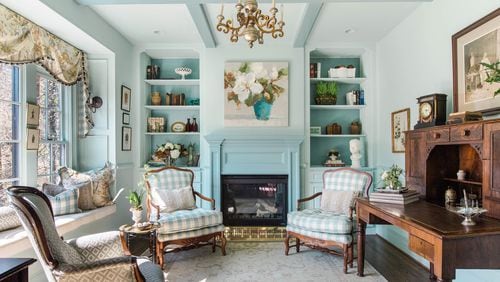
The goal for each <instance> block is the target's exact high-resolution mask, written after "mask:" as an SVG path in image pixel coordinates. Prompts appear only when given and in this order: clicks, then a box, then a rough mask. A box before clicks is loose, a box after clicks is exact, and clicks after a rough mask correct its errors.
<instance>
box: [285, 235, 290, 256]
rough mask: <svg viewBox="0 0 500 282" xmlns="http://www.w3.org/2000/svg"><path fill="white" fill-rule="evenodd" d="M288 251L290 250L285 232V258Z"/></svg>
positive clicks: (288, 239) (288, 238)
mask: <svg viewBox="0 0 500 282" xmlns="http://www.w3.org/2000/svg"><path fill="white" fill-rule="evenodd" d="M289 250H290V237H289V235H288V232H287V233H286V236H285V256H288V251H289Z"/></svg>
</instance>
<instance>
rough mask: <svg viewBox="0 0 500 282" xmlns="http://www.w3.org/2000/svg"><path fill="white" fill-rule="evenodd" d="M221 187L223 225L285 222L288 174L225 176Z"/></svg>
mask: <svg viewBox="0 0 500 282" xmlns="http://www.w3.org/2000/svg"><path fill="white" fill-rule="evenodd" d="M221 186H222V191H221V193H222V213H223V219H224V225H226V226H285V225H286V214H287V210H288V205H287V199H288V196H287V190H288V176H287V175H223V176H222V185H221Z"/></svg>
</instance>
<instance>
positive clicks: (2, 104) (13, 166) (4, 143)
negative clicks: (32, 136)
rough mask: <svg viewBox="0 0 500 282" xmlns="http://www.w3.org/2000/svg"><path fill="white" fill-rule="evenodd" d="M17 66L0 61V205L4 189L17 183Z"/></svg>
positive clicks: (3, 203)
mask: <svg viewBox="0 0 500 282" xmlns="http://www.w3.org/2000/svg"><path fill="white" fill-rule="evenodd" d="M19 96H20V95H19V68H18V67H16V66H12V65H8V64H2V63H0V206H3V205H6V204H7V195H6V193H5V192H6V191H5V189H6V188H8V187H10V186H11V185H16V184H18V183H19V180H20V179H19V166H20V163H19V159H20V156H19V149H20V143H19V139H20V134H19V130H20V126H19V117H20V114H19V112H20V100H19Z"/></svg>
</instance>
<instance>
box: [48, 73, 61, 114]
mask: <svg viewBox="0 0 500 282" xmlns="http://www.w3.org/2000/svg"><path fill="white" fill-rule="evenodd" d="M60 90H61V84H60V83H59V82H57V81H55V80H49V81H48V85H47V98H48V99H47V107H57V108H59V107H60V105H61V91H60Z"/></svg>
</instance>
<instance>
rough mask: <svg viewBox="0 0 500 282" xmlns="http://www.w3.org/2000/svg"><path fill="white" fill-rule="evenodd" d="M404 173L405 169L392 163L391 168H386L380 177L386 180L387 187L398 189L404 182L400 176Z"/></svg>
mask: <svg viewBox="0 0 500 282" xmlns="http://www.w3.org/2000/svg"><path fill="white" fill-rule="evenodd" d="M402 174H403V169H402V168H400V167H399V166H398V165H392V166H391V167H390V168H389V170H384V171H383V172H382V174H381V175H380V179H382V181H383V182H384V185H385V187H386V188H389V189H394V190H398V189H400V188H401V186H402V184H401V181H400V180H399V177H400V176H401V175H402Z"/></svg>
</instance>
